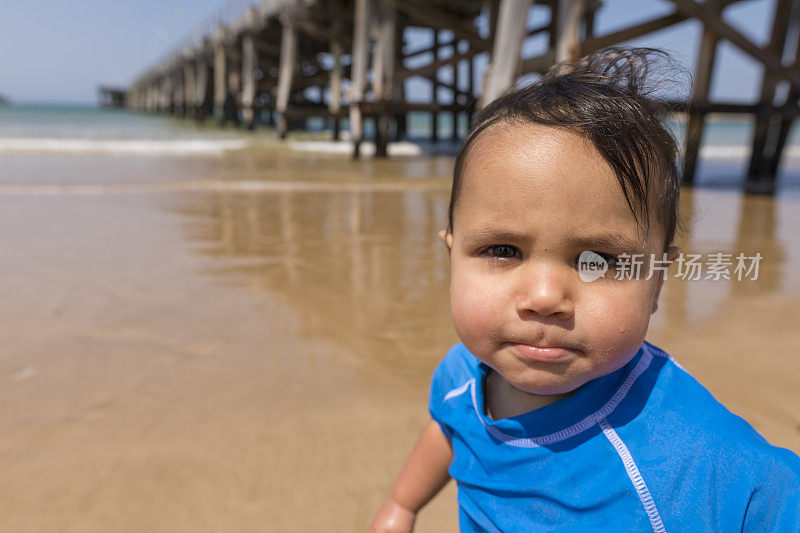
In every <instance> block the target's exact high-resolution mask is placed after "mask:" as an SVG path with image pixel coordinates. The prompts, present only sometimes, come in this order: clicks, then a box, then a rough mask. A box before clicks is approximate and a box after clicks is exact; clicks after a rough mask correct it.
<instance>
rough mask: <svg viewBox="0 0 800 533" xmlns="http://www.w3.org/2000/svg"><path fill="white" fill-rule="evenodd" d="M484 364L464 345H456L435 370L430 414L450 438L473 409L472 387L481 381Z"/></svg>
mask: <svg viewBox="0 0 800 533" xmlns="http://www.w3.org/2000/svg"><path fill="white" fill-rule="evenodd" d="M480 364H481V362H480V361H479V360H478V358H476V357H475V356H474V355H472V354H471V353H470V352H469V350H467V348H466V347H465V346H464V345H463V344H462V343H460V342H459V343H456V344H454V345H453V346H452V347H451V348H450V350H448V352H447V354H445V356H444V358H442V360H441V361H440V362H439V364H438V365H437V366H436V369H435V370H434V371H433V376H432V378H431V386H430V397H429V399H428V412H429V413H430V415H431V418H433V419H434V420H436V421H437V422H438V423H439V425H440V427H441V428H442V431H443V432H444V434H445V435H446V436H447V437H448V438H452V435H453V430H452V429H451V428H452V427H454V426H457V425H459V424H460V423H461V422H462V421H463V418H462V417H463V416H465V414H466V413H467V412H468V406H471V405H472V404H471V403H469V402H471V396H470V394H468V393H469V392H470V386H471V385H472V384H474V383H475V381H476V380H477V379H480V376H481V373H480V368H479V365H480ZM473 390H474V389H473ZM465 402H466V403H465Z"/></svg>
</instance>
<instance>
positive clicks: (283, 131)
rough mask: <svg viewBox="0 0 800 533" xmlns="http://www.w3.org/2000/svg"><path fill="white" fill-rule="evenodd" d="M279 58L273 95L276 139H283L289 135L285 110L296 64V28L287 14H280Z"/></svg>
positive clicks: (287, 105)
mask: <svg viewBox="0 0 800 533" xmlns="http://www.w3.org/2000/svg"><path fill="white" fill-rule="evenodd" d="M280 20H281V26H282V29H281V56H280V66H279V67H278V92H277V94H276V95H275V110H276V111H277V112H278V128H277V130H278V137H279V138H280V139H285V138H286V135H287V134H288V133H289V121H288V120H287V117H286V110H287V109H288V107H289V96H290V94H291V91H292V80H293V79H294V70H295V65H296V63H297V27H296V25H295V24H294V21H293V20H292V16H291V14H290V13H289V12H284V13H282V14H281V19H280Z"/></svg>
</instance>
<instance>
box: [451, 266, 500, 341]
mask: <svg viewBox="0 0 800 533" xmlns="http://www.w3.org/2000/svg"><path fill="white" fill-rule="evenodd" d="M498 291H500V287H499V286H494V287H493V286H492V284H491V283H487V282H486V280H485V278H481V277H479V276H474V275H470V274H469V273H468V272H463V271H459V270H454V271H453V272H452V274H451V281H450V313H451V315H452V318H453V325H454V326H455V329H456V333H458V336H459V337H460V338H461V339H462V340H463V341H464V342H465V343H469V342H473V343H480V342H481V341H483V342H486V341H488V340H490V339H491V338H492V337H494V336H496V332H497V328H498V326H499V325H500V317H501V316H502V313H501V303H502V302H503V299H504V296H503V295H502V294H498Z"/></svg>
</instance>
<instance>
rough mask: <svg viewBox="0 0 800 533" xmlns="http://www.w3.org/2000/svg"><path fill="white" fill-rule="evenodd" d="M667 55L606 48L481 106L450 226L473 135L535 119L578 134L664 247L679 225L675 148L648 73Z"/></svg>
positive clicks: (464, 151) (462, 154) (458, 171)
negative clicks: (653, 223) (654, 226)
mask: <svg viewBox="0 0 800 533" xmlns="http://www.w3.org/2000/svg"><path fill="white" fill-rule="evenodd" d="M668 60H669V57H668V56H667V54H666V53H664V52H662V51H660V50H656V49H652V48H619V47H613V48H606V49H604V50H601V51H599V52H595V53H593V54H591V55H588V56H585V57H582V58H579V59H577V60H575V61H573V62H564V63H559V64H557V65H555V66H553V67H552V68H551V69H550V70H549V71H548V72H547V73H546V74H545V75H544V76H542V77H541V78H539V79H538V80H537V81H536V82H535V83H533V84H531V85H528V86H525V87H519V88H512V89H510V90H508V91H506V92H505V93H504V94H502V95H501V96H500V97H498V98H497V99H496V100H494V101H492V102H491V103H490V104H489V105H487V106H486V107H484V108H483V109H482V110H481V111H480V113H478V115H477V116H476V117H475V120H474V121H473V123H472V126H471V127H470V129H469V131H468V132H467V136H466V137H465V139H464V142H463V143H462V145H461V148H460V149H459V152H458V155H457V156H456V161H455V168H454V171H453V188H452V191H451V194H450V208H449V210H448V231H450V232H452V229H453V212H454V209H455V206H456V201H457V200H458V195H459V193H460V190H461V178H462V175H463V173H464V166H465V162H466V160H467V157H468V155H469V151H470V147H471V146H472V145H473V144H474V142H475V139H477V138H478V137H479V136H480V134H481V133H482V132H484V131H485V130H486V129H487V128H489V127H490V126H492V125H494V124H500V123H506V124H508V123H511V124H513V123H533V124H541V125H545V126H554V127H562V128H571V129H574V130H578V131H580V132H582V133H583V135H584V137H585V138H586V139H587V140H589V141H591V142H592V144H594V146H595V147H596V148H597V150H598V151H599V152H600V154H601V155H602V156H603V158H604V159H605V160H606V162H607V163H608V164H609V166H611V168H612V169H613V171H614V174H615V175H616V177H617V180H618V181H619V184H620V186H621V187H622V191H623V193H624V194H625V199H626V200H627V202H628V206H629V207H630V209H631V212H632V213H633V216H634V219H635V220H636V223H637V225H638V226H639V228H640V229H641V230H642V231H647V229H648V227H649V221H650V213H651V211H650V210H651V208H652V209H654V210H655V215H656V220H658V222H659V223H661V224H662V226H663V228H664V231H665V245H664V247H665V249H666V248H667V247H668V246H669V245H670V244H672V241H673V239H674V237H675V230H676V228H677V226H678V225H679V222H678V199H679V193H680V177H679V174H678V169H677V162H676V157H677V145H676V142H675V139H674V138H673V137H672V134H671V133H670V131H669V130H668V129H667V128H666V127H665V126H664V124H663V120H664V118H665V116H666V112H667V110H666V108H665V107H664V106H663V105H662V104H661V103H660V102H659V101H657V100H656V99H655V98H653V97H652V96H651V95H652V94H653V92H654V91H655V89H657V88H659V87H660V86H661V85H662V84H663V80H661V81H658V80H653V79H652V74H653V71H654V70H655V69H656V68H657V67H658V66H660V64H662V63H665V62H668ZM670 67H673V65H671V63H670ZM671 70H672V72H675V68H674V67H673V68H672V69H671ZM678 70H679V69H678Z"/></svg>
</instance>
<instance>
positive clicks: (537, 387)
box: [508, 374, 589, 396]
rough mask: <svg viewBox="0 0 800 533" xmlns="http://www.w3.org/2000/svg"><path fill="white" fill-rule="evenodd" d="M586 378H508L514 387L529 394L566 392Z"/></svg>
mask: <svg viewBox="0 0 800 533" xmlns="http://www.w3.org/2000/svg"><path fill="white" fill-rule="evenodd" d="M587 381H589V380H588V379H580V378H566V379H565V378H564V376H558V375H552V374H551V375H550V376H547V377H544V376H542V377H539V378H537V379H525V378H523V377H521V378H520V379H513V380H508V382H509V383H511V385H513V386H514V388H516V389H519V390H521V391H523V392H527V393H529V394H538V395H539V396H552V395H554V394H567V393H570V392H572V391H574V390H575V389H577V388H578V387H580V386H581V385H583V384H584V383H586V382H587Z"/></svg>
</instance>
